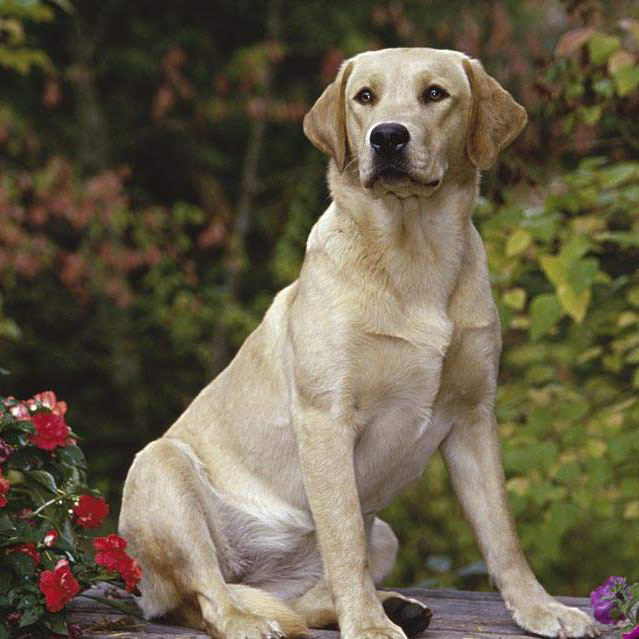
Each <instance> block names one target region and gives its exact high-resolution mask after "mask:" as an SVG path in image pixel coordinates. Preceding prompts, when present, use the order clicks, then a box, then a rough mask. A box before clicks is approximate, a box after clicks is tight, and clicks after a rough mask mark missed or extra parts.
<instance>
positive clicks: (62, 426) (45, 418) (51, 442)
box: [31, 413, 71, 450]
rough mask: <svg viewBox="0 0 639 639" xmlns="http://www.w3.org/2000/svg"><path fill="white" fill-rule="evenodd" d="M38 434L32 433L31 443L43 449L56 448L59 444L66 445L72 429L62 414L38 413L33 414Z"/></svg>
mask: <svg viewBox="0 0 639 639" xmlns="http://www.w3.org/2000/svg"><path fill="white" fill-rule="evenodd" d="M33 425H34V426H35V429H36V434H35V435H31V443H32V444H35V445H36V446H37V447H38V448H42V449H43V450H54V449H55V448H57V447H58V446H66V445H67V444H68V443H69V442H68V441H67V440H68V438H69V433H70V432H71V430H70V429H69V427H68V426H67V424H66V422H65V421H64V417H62V415H55V414H54V413H38V414H37V415H34V416H33Z"/></svg>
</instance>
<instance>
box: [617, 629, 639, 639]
mask: <svg viewBox="0 0 639 639" xmlns="http://www.w3.org/2000/svg"><path fill="white" fill-rule="evenodd" d="M621 638H622V639H639V626H637V627H636V628H634V629H633V630H631V631H630V632H626V633H625V634H623V635H621Z"/></svg>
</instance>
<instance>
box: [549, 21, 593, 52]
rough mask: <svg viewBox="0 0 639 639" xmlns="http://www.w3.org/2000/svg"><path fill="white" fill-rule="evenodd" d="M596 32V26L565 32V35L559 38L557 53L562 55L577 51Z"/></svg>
mask: <svg viewBox="0 0 639 639" xmlns="http://www.w3.org/2000/svg"><path fill="white" fill-rule="evenodd" d="M594 33H595V29H594V27H583V28H581V29H573V30H572V31H568V33H564V35H562V36H561V38H559V42H558V43H557V47H556V48H555V55H557V56H562V57H564V56H569V55H572V54H573V53H574V52H575V51H578V50H579V49H581V47H583V46H584V44H586V43H587V42H588V40H590V38H592V36H593V35H594Z"/></svg>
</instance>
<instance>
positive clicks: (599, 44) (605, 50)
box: [588, 33, 621, 64]
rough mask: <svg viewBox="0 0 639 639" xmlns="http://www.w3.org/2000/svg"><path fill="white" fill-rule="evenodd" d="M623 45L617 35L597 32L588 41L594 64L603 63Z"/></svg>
mask: <svg viewBox="0 0 639 639" xmlns="http://www.w3.org/2000/svg"><path fill="white" fill-rule="evenodd" d="M620 46H621V40H620V39H619V38H617V37H616V36H611V35H606V34H604V33H595V34H594V35H593V36H592V38H590V40H589V41H588V51H589V52H590V59H591V60H592V62H593V63H594V64H603V63H604V62H606V61H607V60H608V58H609V57H610V56H611V55H612V54H613V53H614V52H615V51H616V50H617V49H618V48H619V47H620Z"/></svg>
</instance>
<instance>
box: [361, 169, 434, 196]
mask: <svg viewBox="0 0 639 639" xmlns="http://www.w3.org/2000/svg"><path fill="white" fill-rule="evenodd" d="M378 183H379V184H381V185H382V186H385V187H389V189H390V190H392V188H393V187H394V186H402V187H408V186H410V185H411V184H413V185H417V186H420V187H428V188H431V189H435V188H437V187H438V186H439V185H440V183H441V179H437V180H430V181H428V182H424V181H423V180H420V179H418V178H417V177H416V176H415V175H413V173H412V172H411V171H410V170H408V169H406V168H405V167H402V166H397V165H392V164H391V165H387V166H384V167H380V168H376V170H375V171H373V173H372V175H371V176H370V178H369V179H368V180H366V182H365V184H364V186H365V187H366V188H367V189H371V188H373V187H374V186H375V185H376V184H378Z"/></svg>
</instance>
